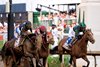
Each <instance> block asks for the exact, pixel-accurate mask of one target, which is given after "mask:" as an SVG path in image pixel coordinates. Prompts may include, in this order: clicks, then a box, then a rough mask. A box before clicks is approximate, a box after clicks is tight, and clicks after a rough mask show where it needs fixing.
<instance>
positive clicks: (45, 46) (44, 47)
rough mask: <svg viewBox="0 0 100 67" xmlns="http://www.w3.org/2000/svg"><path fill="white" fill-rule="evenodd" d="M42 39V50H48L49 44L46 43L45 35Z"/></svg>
mask: <svg viewBox="0 0 100 67" xmlns="http://www.w3.org/2000/svg"><path fill="white" fill-rule="evenodd" d="M42 39H43V45H42V47H43V49H45V50H48V47H49V44H48V43H47V37H46V35H44V36H43V38H42Z"/></svg>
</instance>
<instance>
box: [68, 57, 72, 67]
mask: <svg viewBox="0 0 100 67" xmlns="http://www.w3.org/2000/svg"><path fill="white" fill-rule="evenodd" d="M72 60H73V59H72V56H71V57H70V60H69V63H70V66H71V65H72Z"/></svg>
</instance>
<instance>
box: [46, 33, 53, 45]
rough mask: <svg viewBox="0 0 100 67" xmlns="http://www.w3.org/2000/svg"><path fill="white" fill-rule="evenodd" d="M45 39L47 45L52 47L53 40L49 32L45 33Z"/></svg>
mask: <svg viewBox="0 0 100 67" xmlns="http://www.w3.org/2000/svg"><path fill="white" fill-rule="evenodd" d="M46 38H47V43H49V44H52V45H53V44H54V38H53V35H52V33H51V32H47V37H46Z"/></svg>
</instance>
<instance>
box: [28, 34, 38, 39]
mask: <svg viewBox="0 0 100 67" xmlns="http://www.w3.org/2000/svg"><path fill="white" fill-rule="evenodd" d="M33 36H34V37H35V36H36V34H35V33H32V34H29V35H28V37H29V38H32V37H33Z"/></svg>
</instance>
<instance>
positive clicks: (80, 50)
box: [53, 29, 95, 67]
mask: <svg viewBox="0 0 100 67" xmlns="http://www.w3.org/2000/svg"><path fill="white" fill-rule="evenodd" d="M66 40H67V37H65V38H63V39H62V40H61V41H60V42H59V44H58V46H57V47H55V48H54V50H53V51H57V53H58V54H60V58H59V60H60V61H62V54H65V53H66V52H67V54H70V55H71V58H70V61H69V62H70V64H72V61H73V65H74V67H76V59H77V58H82V59H84V60H85V61H86V62H87V66H86V67H88V66H89V63H90V62H89V60H88V59H87V56H86V55H87V45H88V41H90V42H91V43H92V44H94V43H95V39H94V38H93V33H92V32H91V30H90V29H86V31H85V32H84V34H83V36H82V38H81V39H80V40H78V41H77V42H76V43H74V44H73V46H72V48H71V50H66V49H64V48H63V47H62V46H63V45H64V43H65V42H66Z"/></svg>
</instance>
